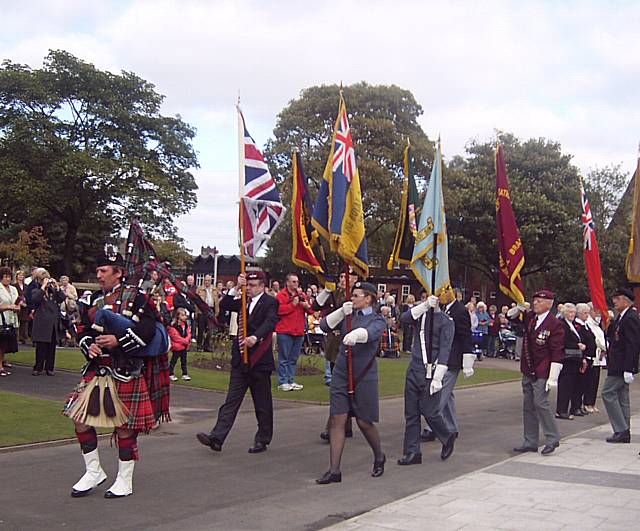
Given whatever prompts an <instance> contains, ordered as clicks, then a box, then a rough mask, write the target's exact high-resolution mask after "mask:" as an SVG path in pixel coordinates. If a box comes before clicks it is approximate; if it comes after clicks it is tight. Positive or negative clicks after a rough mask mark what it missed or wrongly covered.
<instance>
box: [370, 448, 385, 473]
mask: <svg viewBox="0 0 640 531" xmlns="http://www.w3.org/2000/svg"><path fill="white" fill-rule="evenodd" d="M386 462H387V456H386V455H384V454H382V459H381V460H380V461H374V462H373V472H371V477H373V478H379V477H380V476H381V475H382V474H384V464H385V463H386Z"/></svg>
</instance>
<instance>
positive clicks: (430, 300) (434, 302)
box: [427, 295, 440, 308]
mask: <svg viewBox="0 0 640 531" xmlns="http://www.w3.org/2000/svg"><path fill="white" fill-rule="evenodd" d="M439 302H440V299H438V297H436V296H435V295H429V297H427V305H428V306H429V308H437V306H438V303H439Z"/></svg>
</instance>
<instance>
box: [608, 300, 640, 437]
mask: <svg viewBox="0 0 640 531" xmlns="http://www.w3.org/2000/svg"><path fill="white" fill-rule="evenodd" d="M634 300H635V297H634V294H633V291H631V290H630V289H627V288H620V289H618V290H616V291H615V292H614V294H613V307H614V309H615V310H616V313H617V317H616V319H615V320H614V321H613V322H612V323H611V324H610V325H609V327H608V328H607V338H608V339H609V353H608V356H607V377H606V378H605V381H604V385H603V387H602V401H603V402H604V406H605V408H606V409H607V415H608V416H609V422H611V427H612V428H613V435H612V436H611V437H608V438H607V442H608V443H629V442H631V432H630V428H631V403H630V402H629V385H630V384H631V383H632V382H633V380H635V374H637V373H638V356H639V355H640V317H638V312H637V311H636V310H635V308H633V302H634Z"/></svg>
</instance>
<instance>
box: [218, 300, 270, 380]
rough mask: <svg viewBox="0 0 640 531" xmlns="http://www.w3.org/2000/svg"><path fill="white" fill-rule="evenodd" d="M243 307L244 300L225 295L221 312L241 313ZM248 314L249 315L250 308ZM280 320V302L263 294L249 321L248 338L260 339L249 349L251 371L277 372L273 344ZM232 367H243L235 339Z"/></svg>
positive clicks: (232, 351)
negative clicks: (274, 333)
mask: <svg viewBox="0 0 640 531" xmlns="http://www.w3.org/2000/svg"><path fill="white" fill-rule="evenodd" d="M241 305H242V299H239V298H238V299H236V298H234V297H231V296H230V295H225V297H224V298H223V299H222V301H221V303H220V310H221V311H222V312H225V311H227V310H229V311H232V312H238V313H240V311H241ZM247 314H249V311H248V307H247ZM278 319H279V318H278V301H277V300H276V299H275V298H274V297H272V296H271V295H267V294H266V293H263V294H262V297H260V300H258V302H257V303H256V306H255V308H254V309H253V312H251V314H250V315H248V320H247V337H248V336H256V337H257V338H258V342H257V343H256V344H255V345H254V346H253V347H251V348H250V349H249V363H250V365H251V370H254V371H273V370H275V363H274V362H273V346H272V342H273V332H274V330H275V329H276V324H278ZM231 365H232V366H233V367H234V368H239V367H241V365H242V352H241V351H240V346H239V345H238V341H237V340H236V339H235V338H234V339H233V344H232V347H231Z"/></svg>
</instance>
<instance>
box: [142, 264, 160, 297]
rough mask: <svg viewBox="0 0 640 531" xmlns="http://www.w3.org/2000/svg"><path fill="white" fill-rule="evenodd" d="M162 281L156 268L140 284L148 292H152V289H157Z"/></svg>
mask: <svg viewBox="0 0 640 531" xmlns="http://www.w3.org/2000/svg"><path fill="white" fill-rule="evenodd" d="M159 282H160V273H158V272H157V271H156V270H155V269H154V270H153V271H151V273H150V274H149V278H147V279H146V280H144V281H143V282H142V284H141V286H140V289H141V290H142V291H144V292H146V293H147V294H150V293H151V292H152V291H155V290H157V289H158V287H159Z"/></svg>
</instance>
